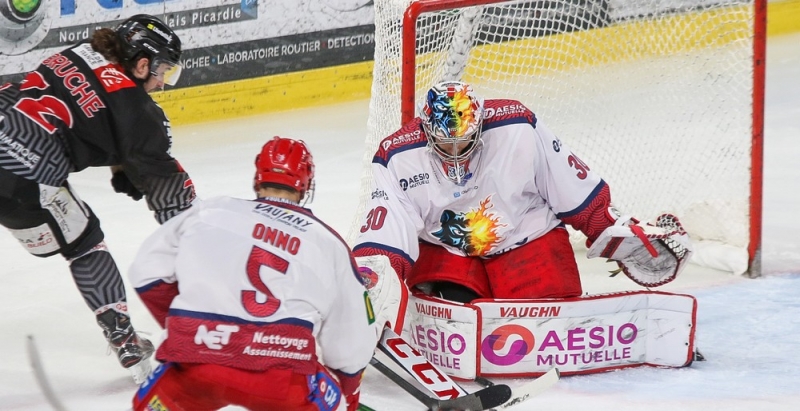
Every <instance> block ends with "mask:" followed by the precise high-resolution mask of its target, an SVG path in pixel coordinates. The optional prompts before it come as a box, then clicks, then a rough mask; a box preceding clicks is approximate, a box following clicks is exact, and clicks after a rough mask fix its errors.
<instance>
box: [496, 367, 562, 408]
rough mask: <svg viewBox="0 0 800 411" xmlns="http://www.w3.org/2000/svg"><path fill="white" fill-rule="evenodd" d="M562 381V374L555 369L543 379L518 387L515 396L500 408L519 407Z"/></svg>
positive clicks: (542, 377)
mask: <svg viewBox="0 0 800 411" xmlns="http://www.w3.org/2000/svg"><path fill="white" fill-rule="evenodd" d="M560 379H561V372H560V371H558V368H553V369H551V370H550V371H548V372H546V373H545V374H544V375H542V376H541V377H539V378H537V379H535V380H533V381H531V382H529V383H527V384H525V385H522V386H520V387H516V388H515V389H513V390H512V391H513V394H512V396H511V399H510V400H509V401H508V402H506V403H504V404H502V406H500V408H508V407H511V406H514V405H517V404H519V403H521V402H523V401H527V400H529V399H531V398H533V397H535V396H537V395H539V394H541V393H542V392H544V391H546V390H548V389H550V387H552V386H553V385H555V383H557V382H558V381H559V380H560Z"/></svg>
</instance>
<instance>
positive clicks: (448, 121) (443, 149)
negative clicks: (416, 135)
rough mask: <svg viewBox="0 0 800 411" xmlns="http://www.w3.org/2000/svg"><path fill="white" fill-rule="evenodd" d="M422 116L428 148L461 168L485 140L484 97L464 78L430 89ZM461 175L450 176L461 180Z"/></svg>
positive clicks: (458, 168)
mask: <svg viewBox="0 0 800 411" xmlns="http://www.w3.org/2000/svg"><path fill="white" fill-rule="evenodd" d="M420 118H421V119H422V128H423V130H424V131H425V136H426V137H427V138H428V148H429V149H430V150H431V151H432V152H433V153H434V154H436V156H437V157H439V158H440V159H441V160H442V161H443V162H445V163H446V164H447V165H451V166H453V167H454V168H455V169H456V170H461V169H462V167H463V166H464V163H465V162H466V161H467V160H469V158H470V156H472V153H474V152H475V150H476V149H477V148H478V146H479V145H480V143H481V141H480V137H481V126H482V125H483V99H480V98H478V97H477V96H476V95H475V92H474V91H473V90H472V87H470V86H469V85H468V84H465V83H462V82H460V81H445V82H442V83H438V84H436V85H435V86H433V87H432V88H431V89H430V90H428V94H427V95H426V97H425V102H424V104H423V106H422V108H421V109H420ZM461 174H462V173H460V172H456V173H455V175H448V178H450V179H451V180H455V181H456V182H457V183H460V182H461V178H462V175H461Z"/></svg>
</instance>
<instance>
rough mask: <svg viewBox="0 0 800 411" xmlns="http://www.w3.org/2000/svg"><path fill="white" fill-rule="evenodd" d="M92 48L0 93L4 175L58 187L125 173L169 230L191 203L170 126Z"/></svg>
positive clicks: (55, 60)
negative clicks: (93, 170) (102, 169)
mask: <svg viewBox="0 0 800 411" xmlns="http://www.w3.org/2000/svg"><path fill="white" fill-rule="evenodd" d="M136 81H138V80H135V79H132V78H131V77H129V76H128V75H126V74H125V72H124V70H123V69H122V67H121V66H119V65H118V64H115V63H112V62H109V61H108V60H106V59H105V58H104V57H103V56H102V55H101V54H100V53H97V52H96V51H94V50H93V49H92V47H91V45H90V44H89V43H80V44H77V45H75V46H73V47H70V48H68V49H66V50H64V51H62V52H60V53H58V54H55V55H53V56H50V57H48V58H47V59H45V60H44V61H43V62H42V63H41V64H40V65H39V67H37V68H36V70H34V71H32V72H30V73H28V74H27V75H26V77H25V79H24V80H23V81H22V82H21V83H20V84H6V85H3V86H0V116H2V117H0V122H3V123H4V124H0V167H3V168H5V169H7V170H9V171H12V172H13V173H15V174H17V175H19V176H22V177H24V178H28V179H30V180H34V181H37V182H39V183H41V184H46V185H52V186H58V185H61V184H62V183H63V181H64V180H66V178H67V175H68V173H69V172H77V171H81V170H83V169H85V168H87V167H98V166H121V167H122V170H123V171H124V172H125V174H126V175H127V176H128V178H129V179H130V180H131V181H132V182H133V183H134V184H135V185H136V186H137V187H138V188H139V189H140V191H142V192H143V193H144V194H145V196H146V199H147V203H148V206H149V207H150V209H151V210H153V211H154V212H155V213H156V219H157V220H159V222H164V221H166V220H167V219H168V218H170V217H171V216H173V215H175V214H177V213H178V212H180V211H181V210H183V209H185V208H188V207H189V206H190V205H191V201H192V200H193V199H194V187H193V186H192V184H191V180H190V179H189V176H188V175H187V174H186V173H185V172H184V171H183V169H182V168H181V166H180V164H179V163H178V162H177V161H176V160H175V159H174V158H173V157H172V156H171V154H170V148H171V145H172V136H171V134H170V123H169V120H168V119H167V118H166V115H165V114H164V112H163V110H162V109H161V108H160V107H159V106H158V105H157V104H156V103H155V101H153V99H152V98H151V97H150V95H149V94H148V93H147V92H146V91H145V90H144V88H143V87H141V85H139V84H137V83H136Z"/></svg>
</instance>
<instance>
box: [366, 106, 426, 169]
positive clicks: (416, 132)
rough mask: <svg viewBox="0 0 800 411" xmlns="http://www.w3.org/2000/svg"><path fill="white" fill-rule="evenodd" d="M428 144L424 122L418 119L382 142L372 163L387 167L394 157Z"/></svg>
mask: <svg viewBox="0 0 800 411" xmlns="http://www.w3.org/2000/svg"><path fill="white" fill-rule="evenodd" d="M427 144H428V139H427V138H426V137H425V133H424V132H423V131H422V120H420V118H419V117H416V118H414V120H411V121H410V122H408V123H406V125H404V126H403V127H402V128H401V129H400V130H397V131H395V132H394V133H393V134H392V135H390V136H389V137H386V138H384V139H383V140H381V142H380V143H379V144H378V151H376V152H375V157H373V158H372V162H373V163H378V164H382V165H383V166H384V167H385V166H386V164H387V163H388V162H389V159H391V158H392V156H393V155H395V154H397V153H400V152H403V151H406V150H410V149H414V148H418V147H425V146H426V145H427Z"/></svg>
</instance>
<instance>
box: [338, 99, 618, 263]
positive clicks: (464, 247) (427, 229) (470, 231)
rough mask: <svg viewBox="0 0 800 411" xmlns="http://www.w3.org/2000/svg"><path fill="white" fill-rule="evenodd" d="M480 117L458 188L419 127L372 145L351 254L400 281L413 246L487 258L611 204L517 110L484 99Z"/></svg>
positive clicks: (509, 103) (592, 178)
mask: <svg viewBox="0 0 800 411" xmlns="http://www.w3.org/2000/svg"><path fill="white" fill-rule="evenodd" d="M484 110H485V111H484V112H485V117H484V122H483V129H482V141H483V144H482V146H481V147H479V148H478V149H477V151H476V152H475V153H474V154H473V155H472V157H471V158H470V160H469V161H468V162H467V164H466V166H465V168H466V169H465V170H463V171H462V173H463V174H462V175H463V176H464V177H463V178H462V182H461V184H456V183H455V182H454V181H453V180H451V179H448V178H446V176H445V175H446V173H451V175H455V174H452V173H456V172H457V170H453V167H447V166H444V165H443V163H442V161H440V160H439V159H438V157H436V156H435V155H434V154H433V153H431V152H430V151H429V150H428V148H427V147H426V146H427V139H426V137H425V134H424V132H423V131H422V127H421V122H420V119H419V118H416V119H415V120H414V121H412V122H410V123H408V124H407V125H406V126H404V127H403V128H402V129H400V130H399V131H397V132H395V133H394V134H392V135H391V136H389V137H387V138H385V139H384V140H383V141H381V143H380V146H379V148H378V150H377V152H376V154H375V156H374V158H373V161H372V172H373V177H374V180H373V186H372V188H371V195H370V199H369V202H368V204H367V207H366V212H365V215H364V216H363V218H362V220H361V224H362V225H361V227H360V231H359V234H358V237H357V238H356V243H355V245H354V247H353V250H354V252H355V254H356V255H370V254H388V255H390V256H392V257H393V259H392V265H393V266H395V270H397V271H398V272H399V273H401V272H402V271H404V269H403V268H402V267H398V266H397V260H398V259H400V260H405V263H407V264H403V265H406V266H410V265H411V264H413V263H414V262H415V261H416V259H417V257H418V255H419V243H418V242H419V241H420V240H421V241H425V242H429V243H432V244H437V245H440V246H443V247H445V248H446V249H447V250H449V251H450V252H452V253H456V254H459V255H464V256H476V257H491V256H493V255H497V254H500V253H504V252H506V251H509V250H512V249H514V248H517V247H519V246H521V245H523V244H525V243H527V242H529V241H532V240H534V239H536V238H539V237H541V236H542V235H544V234H545V233H547V232H548V231H550V230H552V229H553V228H555V227H557V226H559V225H561V224H562V220H565V219H566V220H567V222H569V223H571V224H572V221H582V222H585V221H587V220H590V219H591V217H588V216H586V215H581V214H582V213H584V212H589V213H597V212H599V211H598V210H599V209H600V208H601V207H594V208H587V206H588V205H589V204H592V202H593V201H594V200H595V198H597V197H603V199H602V201H596V202H595V204H600V203H602V204H606V203H608V202H609V201H610V194H609V191H608V189H607V187H606V184H605V182H604V181H603V180H602V179H601V178H600V177H599V176H598V175H596V174H595V173H593V172H592V171H591V170H590V169H589V167H587V166H586V164H584V163H583V162H582V161H581V160H580V159H579V158H578V156H576V155H575V153H573V152H572V151H571V150H570V149H569V147H567V145H566V144H564V143H563V142H562V141H561V140H559V138H558V137H556V136H555V135H554V134H553V132H551V131H550V130H549V129H548V128H547V127H546V126H545V125H544V124H542V122H541V121H539V120H538V119H537V118H536V116H535V115H534V114H533V113H532V112H531V111H530V110H529V109H527V108H526V107H525V106H524V105H522V104H521V103H520V102H518V101H515V100H486V101H485V103H484ZM570 219H571V220H570ZM602 220H603V221H605V219H602ZM576 228H578V229H581V228H583V227H576ZM602 228H604V227H601V229H602ZM601 231H602V230H601ZM398 256H399V258H397V257H398Z"/></svg>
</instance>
